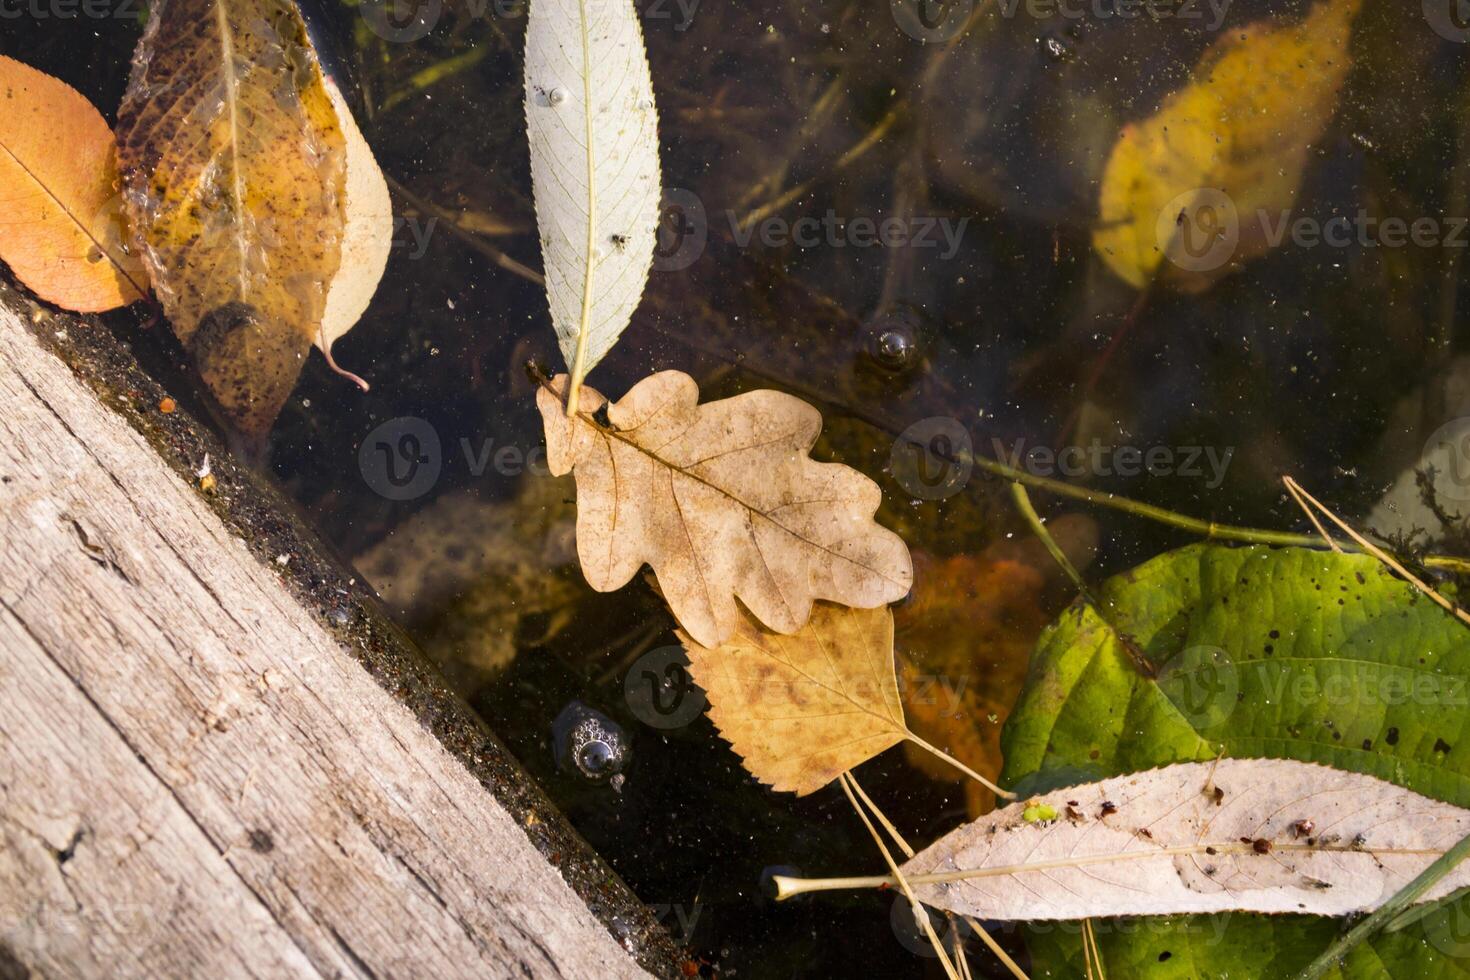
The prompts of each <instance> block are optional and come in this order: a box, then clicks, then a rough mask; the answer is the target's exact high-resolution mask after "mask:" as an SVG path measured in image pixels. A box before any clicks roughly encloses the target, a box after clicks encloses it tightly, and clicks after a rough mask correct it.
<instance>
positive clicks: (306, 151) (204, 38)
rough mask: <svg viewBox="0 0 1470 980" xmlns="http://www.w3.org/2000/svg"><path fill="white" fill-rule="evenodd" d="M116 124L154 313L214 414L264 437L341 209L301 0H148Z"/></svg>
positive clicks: (297, 351) (315, 317) (320, 291)
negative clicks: (197, 376)
mask: <svg viewBox="0 0 1470 980" xmlns="http://www.w3.org/2000/svg"><path fill="white" fill-rule="evenodd" d="M117 132H118V145H119V153H120V165H121V170H122V177H123V184H124V192H125V196H126V199H127V205H128V213H129V215H130V217H131V219H132V223H133V228H134V230H135V231H136V232H137V234H138V235H139V236H140V237H141V239H142V241H143V246H144V251H143V258H144V261H145V263H146V264H147V266H148V271H149V275H150V277H151V278H152V280H153V285H154V289H155V290H156V292H157V293H158V297H159V299H160V301H161V302H162V303H163V308H164V312H165V313H166V314H167V315H168V318H169V320H170V321H171V322H172V324H173V328H174V332H175V333H177V334H178V336H179V339H180V340H181V341H183V343H184V345H185V347H186V348H188V349H189V350H190V351H191V353H192V354H193V356H194V359H195V361H196V363H197V364H198V366H199V370H200V373H201V374H202V375H203V377H204V380H205V383H206V384H207V385H208V386H209V388H210V391H211V392H212V393H213V394H214V396H215V398H216V399H217V400H218V401H219V403H220V405H221V407H222V408H223V409H224V411H225V413H226V415H227V416H228V417H229V418H230V419H231V421H232V422H234V424H236V425H237V426H238V427H239V428H240V429H241V430H242V431H243V432H245V433H247V434H250V435H260V434H263V433H264V432H265V431H266V430H267V429H269V428H270V425H271V423H272V422H273V421H274V419H275V417H276V414H277V413H278V412H279V411H280V407H281V405H282V404H283V403H284V401H285V399H286V397H287V395H289V394H290V391H291V389H292V388H293V387H294V386H295V382H296V378H297V376H298V375H299V374H300V371H301V366H302V363H303V361H304V359H305V357H306V354H307V352H308V351H309V350H310V348H311V345H312V343H313V342H314V341H316V340H317V338H318V336H319V333H320V331H321V325H322V319H323V314H324V311H325V307H326V300H327V292H328V288H329V284H330V283H331V282H332V279H333V277H334V276H335V275H336V273H337V271H338V268H339V266H340V264H341V258H342V238H343V229H344V225H345V221H346V218H345V213H344V200H343V199H344V193H345V181H346V170H347V164H346V157H347V150H346V140H345V138H344V136H343V133H342V128H341V126H340V125H339V123H338V119H337V111H336V109H335V108H333V105H332V100H331V97H330V96H329V95H328V93H327V90H326V87H325V85H324V84H323V80H322V74H321V69H320V67H319V65H318V63H317V58H316V54H315V52H314V51H313V50H312V48H311V44H310V42H309V41H308V40H307V37H306V30H305V27H304V25H303V23H302V20H301V15H300V13H299V12H298V11H297V9H296V8H295V7H294V6H293V5H292V4H290V3H289V2H288V0H235V2H231V3H225V2H223V0H163V2H161V3H157V4H155V5H154V6H153V8H152V11H151V16H150V18H149V21H148V28H147V30H146V31H145V32H144V34H143V38H142V40H141V41H139V43H138V49H137V52H136V53H135V54H134V57H133V72H132V76H131V78H130V79H129V82H128V91H127V95H126V97H125V98H124V99H123V103H122V107H121V109H120V110H119V112H118V127H117Z"/></svg>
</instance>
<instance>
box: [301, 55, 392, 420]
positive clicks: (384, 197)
mask: <svg viewBox="0 0 1470 980" xmlns="http://www.w3.org/2000/svg"><path fill="white" fill-rule="evenodd" d="M326 86H327V95H328V96H329V97H330V98H331V100H332V107H333V108H334V109H336V110H337V121H338V122H339V123H340V124H341V126H342V136H343V138H344V139H345V140H346V144H347V146H346V149H347V178H346V183H345V185H344V187H343V208H344V211H345V221H346V225H345V228H344V230H343V235H342V261H341V263H340V264H339V265H338V267H337V274H336V275H335V276H334V277H333V278H332V284H331V287H330V288H329V289H328V291H327V306H326V309H325V310H324V311H323V313H322V324H321V329H320V330H319V331H318V333H317V337H316V340H315V341H314V342H315V344H316V347H317V349H318V350H320V351H321V352H322V355H323V356H324V357H326V359H327V363H328V364H330V365H331V366H332V369H333V370H335V371H337V372H338V373H340V374H346V375H347V376H348V377H350V378H352V379H353V380H354V381H356V382H357V383H358V384H359V385H361V386H362V388H363V390H364V391H366V390H367V383H366V382H364V381H363V380H362V379H361V378H359V377H357V376H356V375H354V374H348V373H347V372H345V371H342V370H341V369H340V368H338V367H337V362H336V361H335V360H333V358H332V345H333V344H335V343H336V342H337V341H338V340H339V339H340V338H341V337H342V335H343V334H345V333H347V331H349V330H351V329H352V328H353V327H354V326H356V325H357V321H358V320H360V319H362V314H363V313H364V311H366V310H367V307H368V303H370V302H372V299H373V293H375V292H377V289H378V281H379V280H380V279H382V278H383V269H384V268H386V267H387V265H388V255H389V253H390V252H391V251H392V250H393V200H392V198H390V197H389V196H388V182H387V181H386V180H385V179H383V171H382V170H381V169H379V167H378V161H377V158H376V157H374V156H373V150H372V147H370V146H368V142H367V140H366V139H364V138H363V135H362V130H360V129H358V128H357V120H355V119H353V118H352V110H351V109H349V108H348V106H347V102H346V100H344V99H343V98H342V92H341V91H340V90H339V89H338V88H337V85H336V83H334V82H332V81H331V79H328V80H327V83H326Z"/></svg>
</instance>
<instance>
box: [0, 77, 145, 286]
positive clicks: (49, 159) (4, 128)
mask: <svg viewBox="0 0 1470 980" xmlns="http://www.w3.org/2000/svg"><path fill="white" fill-rule="evenodd" d="M116 183H117V159H116V155H115V153H114V151H113V139H112V131H111V130H110V129H108V128H107V121H106V120H104V119H103V118H102V114H101V113H100V112H98V111H97V109H96V108H95V107H94V106H93V105H92V103H90V102H88V101H87V99H86V97H85V96H84V95H82V94H81V93H80V92H78V91H77V90H76V89H74V88H72V87H71V86H70V85H67V84H66V83H65V82H62V81H60V80H59V79H56V78H52V77H51V76H50V75H46V74H43V73H41V72H39V71H36V70H35V69H34V68H30V67H28V66H26V65H23V64H21V63H20V62H18V61H15V60H13V59H11V58H7V57H5V56H3V55H0V259H3V260H4V261H5V263H6V264H7V265H9V266H10V268H11V270H12V271H13V272H14V273H15V275H16V277H17V278H18V279H20V281H21V282H23V283H25V284H26V286H28V287H29V288H30V289H31V290H32V291H33V292H34V293H35V294H36V295H37V296H39V297H41V298H42V299H44V300H46V301H47V302H50V303H55V304H56V305H57V306H64V307H66V308H67V309H70V310H77V311H79V312H82V313H99V312H101V311H103V310H110V309H113V308H115V307H118V306H124V305H126V304H128V303H132V302H136V301H137V300H140V299H142V298H143V293H144V291H145V290H146V288H147V282H148V275H147V273H146V272H144V271H143V266H142V263H141V262H139V261H138V259H137V258H136V256H134V255H131V254H129V253H128V252H127V251H126V249H125V247H124V239H125V236H124V235H122V234H121V228H122V223H121V219H120V215H119V213H118V207H117V205H118V204H119V203H120V200H119V198H118V197H117V187H116Z"/></svg>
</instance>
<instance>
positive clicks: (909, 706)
mask: <svg viewBox="0 0 1470 980" xmlns="http://www.w3.org/2000/svg"><path fill="white" fill-rule="evenodd" d="M1048 530H1049V531H1050V533H1051V534H1052V536H1053V538H1054V539H1055V540H1056V541H1057V542H1058V544H1060V545H1061V547H1062V550H1063V551H1064V552H1066V553H1067V555H1068V557H1069V559H1070V560H1071V561H1072V562H1073V564H1074V565H1076V566H1078V567H1082V568H1085V567H1086V566H1087V565H1088V564H1090V563H1091V561H1092V558H1093V555H1094V553H1095V552H1096V549H1097V535H1098V532H1097V524H1096V522H1095V521H1093V520H1092V519H1091V518H1089V517H1086V516H1083V515H1080V514H1063V515H1061V516H1059V517H1057V518H1055V519H1054V520H1052V521H1050V522H1049V524H1048ZM914 568H915V575H914V591H913V594H912V595H911V596H910V597H909V599H908V601H907V602H904V603H903V604H902V605H900V606H898V607H897V608H896V609H895V610H894V623H895V634H894V635H895V642H896V643H897V646H898V650H899V672H900V673H899V676H900V678H901V680H902V681H903V683H902V685H901V686H900V690H901V691H902V693H903V704H904V712H905V713H906V714H907V716H908V719H909V726H910V727H911V728H912V729H913V731H914V733H915V734H916V735H918V736H919V737H921V738H922V739H924V740H925V741H926V742H930V743H932V744H933V745H935V746H936V747H937V748H939V749H941V750H943V751H944V752H945V753H946V754H948V755H950V756H953V757H954V758H955V759H957V760H958V761H960V762H962V763H964V764H965V765H966V766H967V767H969V768H970V769H973V770H976V771H979V772H997V771H999V769H1000V766H1001V760H1002V754H1001V749H1000V732H1001V724H1002V723H1003V722H1004V721H1005V719H1006V716H1007V715H1008V714H1009V713H1010V708H1011V705H1013V704H1014V703H1015V701H1016V695H1017V694H1018V693H1019V692H1020V690H1021V684H1022V681H1023V680H1024V679H1025V676H1026V665H1027V663H1028V662H1029V660H1030V657H1031V650H1032V648H1033V647H1035V645H1036V639H1037V637H1039V636H1040V635H1041V631H1042V629H1043V628H1045V626H1046V624H1047V623H1048V622H1050V620H1051V617H1052V613H1053V612H1054V611H1055V610H1054V608H1053V606H1054V605H1055V604H1057V603H1059V602H1060V601H1064V599H1061V598H1060V597H1057V596H1053V595H1052V594H1051V593H1052V592H1053V591H1054V588H1053V587H1054V586H1059V585H1060V583H1061V582H1062V581H1063V579H1064V576H1063V575H1062V573H1061V569H1060V568H1059V567H1058V566H1057V564H1056V562H1055V561H1054V560H1053V559H1052V558H1051V556H1050V555H1048V554H1047V553H1046V549H1045V548H1044V547H1043V546H1042V545H1041V543H1040V542H1039V541H1038V540H1036V538H1034V537H1032V536H1026V537H1022V538H1012V539H1002V540H999V541H997V542H995V543H994V544H992V545H990V546H989V547H987V548H986V549H985V550H984V551H982V552H981V553H980V554H978V555H954V556H951V557H948V558H935V557H932V556H928V555H923V554H919V553H915V555H914ZM1055 591H1059V590H1055ZM1064 594H1065V593H1064ZM904 756H905V757H906V758H907V759H908V761H909V763H910V764H911V765H913V766H915V767H916V768H918V769H919V770H921V771H922V772H923V773H924V774H925V775H927V776H929V777H930V778H932V779H938V780H943V781H949V782H960V781H963V782H964V786H965V803H966V809H967V810H968V812H969V814H970V816H972V817H977V816H979V815H980V814H981V813H983V812H985V811H986V810H988V809H990V808H991V806H993V805H994V803H995V796H994V794H993V793H992V792H991V791H990V789H989V788H988V787H986V786H984V785H983V784H981V783H979V782H976V781H975V780H973V779H967V778H966V777H965V775H964V773H963V772H961V771H960V770H958V769H956V768H955V767H954V766H952V765H949V764H948V763H947V762H945V761H944V760H943V759H941V758H939V757H938V756H935V755H934V754H933V753H932V752H929V751H926V750H925V749H923V748H921V747H919V746H918V745H917V744H914V743H908V744H906V745H905V746H904Z"/></svg>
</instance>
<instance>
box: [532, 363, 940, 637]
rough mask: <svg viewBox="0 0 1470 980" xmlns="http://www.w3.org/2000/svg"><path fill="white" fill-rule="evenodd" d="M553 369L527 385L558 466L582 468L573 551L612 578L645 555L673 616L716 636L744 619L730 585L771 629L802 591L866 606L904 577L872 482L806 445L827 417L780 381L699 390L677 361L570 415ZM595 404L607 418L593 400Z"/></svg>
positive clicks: (900, 588)
mask: <svg viewBox="0 0 1470 980" xmlns="http://www.w3.org/2000/svg"><path fill="white" fill-rule="evenodd" d="M566 385H567V378H566V376H565V375H561V376H558V377H557V378H556V379H555V380H554V381H553V382H552V383H551V385H550V387H549V388H542V389H541V391H540V392H538V394H537V404H538V406H539V407H540V409H541V415H542V419H543V421H544V423H545V426H546V446H547V462H548V465H549V466H550V467H551V471H552V473H553V474H554V475H557V476H561V475H562V474H564V473H567V472H572V473H574V474H575V475H576V478H577V553H578V556H579V557H580V559H581V563H582V572H583V574H584V575H586V577H587V581H588V583H589V584H591V586H592V587H593V588H594V589H597V590H598V591H601V592H610V591H612V590H613V589H617V588H619V587H621V586H622V585H624V584H625V583H627V581H628V580H629V579H631V578H632V577H633V575H634V574H635V573H637V571H638V570H639V569H640V568H641V567H643V565H644V564H648V565H650V566H652V568H653V571H654V574H655V575H657V576H658V583H659V586H660V588H662V589H663V593H664V597H665V598H666V599H667V600H668V603H669V607H670V608H671V609H672V610H673V613H674V616H675V617H676V618H677V619H678V620H679V624H680V625H681V626H682V627H683V628H684V630H685V632H687V633H688V634H689V635H690V636H691V637H693V638H694V640H695V641H696V642H698V643H700V644H702V645H704V646H709V647H713V646H718V645H719V644H720V643H722V642H724V641H725V640H726V639H728V638H729V637H730V636H733V635H734V633H735V630H736V629H737V627H738V626H739V623H740V610H739V607H738V606H737V604H736V601H735V600H736V599H737V598H738V599H739V600H740V602H742V603H744V604H745V606H746V608H748V609H749V610H750V611H751V612H752V613H754V614H755V617H756V618H757V619H758V620H760V621H761V622H762V623H764V624H765V625H766V626H768V627H770V628H771V629H773V630H775V631H776V632H779V633H794V632H795V631H797V630H798V629H800V628H801V627H802V625H803V624H804V623H805V622H806V621H807V617H808V616H810V615H811V610H812V603H813V602H814V601H815V600H817V599H830V600H832V601H834V602H840V603H843V604H844V605H849V606H855V607H859V608H865V609H871V608H873V607H876V606H881V605H884V604H885V603H888V602H892V601H894V600H896V599H900V598H902V597H903V596H904V595H906V594H907V593H908V591H909V586H910V585H911V584H912V582H913V565H912V563H911V561H910V559H909V552H908V548H907V547H906V546H905V545H904V543H903V540H902V539H900V538H899V537H898V535H896V534H894V533H893V532H892V531H888V530H886V529H884V528H882V527H879V526H878V524H877V523H875V522H874V520H873V514H874V513H875V512H876V511H877V509H878V503H879V500H880V497H881V493H880V491H879V489H878V485H877V484H875V483H874V482H873V481H872V480H869V479H868V478H867V477H865V476H863V475H862V474H861V473H859V472H857V471H856V470H853V469H851V468H849V467H846V466H842V465H840V464H836V463H818V462H816V461H814V460H812V459H811V458H810V457H809V456H808V455H807V454H808V452H809V451H810V450H811V448H812V445H813V443H815V442H816V439H817V434H818V433H819V432H820V430H821V427H822V417H821V414H820V413H819V412H817V410H816V409H814V408H812V407H811V406H810V405H808V404H807V403H806V402H804V401H802V400H801V399H799V398H794V397H792V396H791V395H787V394H783V393H781V392H777V391H766V390H761V391H750V392H746V393H745V394H743V395H737V396H735V397H734V398H727V399H724V400H722V401H716V402H710V403H708V404H705V405H700V404H698V402H699V388H698V387H697V386H696V385H695V383H694V379H693V378H691V377H689V375H687V374H683V373H682V372H679V371H663V372H660V373H658V374H654V375H650V376H649V377H647V378H644V379H643V380H642V381H640V382H639V383H638V384H637V385H635V386H634V387H633V389H632V390H631V391H629V392H628V394H627V395H626V396H624V398H623V399H622V401H620V402H617V403H616V404H608V403H607V400H606V399H605V398H604V397H603V396H602V395H600V394H598V393H597V392H596V391H593V390H592V389H584V392H583V402H582V408H581V411H579V412H578V413H577V414H576V415H574V416H572V417H568V416H567V415H566V412H565V409H564V407H563V404H562V395H563V393H564V392H565V391H566ZM604 406H606V409H607V419H608V421H609V422H610V427H604V426H603V425H600V424H599V423H598V422H597V421H596V420H595V419H594V417H593V416H594V415H595V414H596V413H597V412H598V411H599V410H600V409H601V408H603V407H604Z"/></svg>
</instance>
